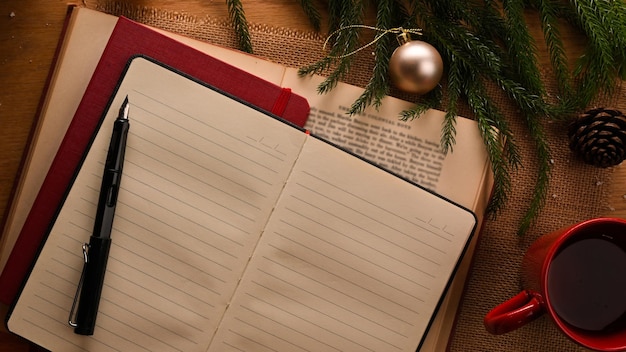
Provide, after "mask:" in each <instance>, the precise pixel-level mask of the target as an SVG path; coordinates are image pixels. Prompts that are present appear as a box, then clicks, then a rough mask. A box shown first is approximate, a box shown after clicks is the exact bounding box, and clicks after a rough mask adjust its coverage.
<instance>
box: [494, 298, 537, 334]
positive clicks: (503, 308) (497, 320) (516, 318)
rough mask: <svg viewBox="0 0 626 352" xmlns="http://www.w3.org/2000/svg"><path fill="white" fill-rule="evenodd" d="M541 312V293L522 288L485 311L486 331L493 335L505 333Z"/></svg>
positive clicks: (534, 317) (533, 318)
mask: <svg viewBox="0 0 626 352" xmlns="http://www.w3.org/2000/svg"><path fill="white" fill-rule="evenodd" d="M543 313H544V305H543V298H542V297H541V295H540V294H539V293H537V292H533V291H530V290H524V291H522V292H520V293H518V294H517V295H516V296H514V297H512V298H510V299H509V300H507V301H505V302H503V303H500V304H499V305H498V306H496V307H495V308H494V309H492V310H491V311H490V312H489V313H487V315H485V319H484V324H485V328H486V329H487V331H489V332H490V333H492V334H494V335H500V334H506V333H507V332H511V331H513V330H515V329H517V328H520V327H522V326H523V325H525V324H527V323H530V322H531V321H533V320H535V319H537V318H539V317H540V316H541V315H542V314H543Z"/></svg>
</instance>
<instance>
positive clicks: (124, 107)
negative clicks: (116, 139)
mask: <svg viewBox="0 0 626 352" xmlns="http://www.w3.org/2000/svg"><path fill="white" fill-rule="evenodd" d="M129 109H130V104H128V95H127V96H126V98H125V99H124V102H123V103H122V106H121V107H120V113H119V115H118V118H120V119H128V110H129Z"/></svg>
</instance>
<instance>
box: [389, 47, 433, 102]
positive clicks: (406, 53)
mask: <svg viewBox="0 0 626 352" xmlns="http://www.w3.org/2000/svg"><path fill="white" fill-rule="evenodd" d="M403 38H404V39H403V41H405V42H404V43H403V44H401V45H400V46H399V47H398V48H396V50H395V51H394V52H393V54H391V58H390V59H389V76H390V78H391V81H392V82H393V84H394V85H395V86H396V87H398V88H399V89H401V90H403V91H405V92H407V93H415V94H425V93H428V92H429V91H431V90H432V89H433V88H435V87H436V86H437V85H438V84H439V81H440V80H441V76H442V75H443V60H442V59H441V55H440V54H439V52H438V51H437V49H435V47H433V46H432V45H430V44H428V43H426V42H423V41H421V40H409V39H408V37H407V36H404V37H403ZM399 40H400V39H399Z"/></svg>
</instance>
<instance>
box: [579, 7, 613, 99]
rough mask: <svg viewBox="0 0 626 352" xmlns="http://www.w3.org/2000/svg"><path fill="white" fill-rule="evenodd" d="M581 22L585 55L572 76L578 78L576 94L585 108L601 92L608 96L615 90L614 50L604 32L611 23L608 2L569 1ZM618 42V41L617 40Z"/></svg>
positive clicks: (608, 36) (609, 34)
mask: <svg viewBox="0 0 626 352" xmlns="http://www.w3.org/2000/svg"><path fill="white" fill-rule="evenodd" d="M571 2H572V3H573V5H574V7H575V10H576V13H577V14H578V17H579V19H580V23H581V25H582V29H583V30H584V32H585V34H586V35H587V37H588V38H589V40H590V43H589V45H588V48H587V51H586V52H585V55H583V57H581V58H580V60H579V62H578V66H577V67H576V68H575V70H574V75H575V76H581V80H582V84H581V89H580V90H579V92H578V94H579V96H580V97H581V105H582V106H586V105H588V104H589V103H590V102H591V101H592V100H593V98H594V97H595V96H596V95H597V93H598V92H599V91H600V90H602V89H603V88H604V89H605V90H607V92H608V93H609V94H611V93H612V88H613V87H615V83H616V82H615V79H616V77H615V73H616V72H617V70H616V67H615V66H614V61H613V59H614V55H613V53H614V50H613V49H614V47H613V45H612V41H613V40H614V38H612V37H613V36H612V33H611V31H608V30H607V28H608V26H610V25H613V23H606V20H607V19H608V18H609V17H608V16H609V13H610V12H611V10H612V7H611V4H610V3H611V1H594V0H572V1H571ZM618 41H619V39H618Z"/></svg>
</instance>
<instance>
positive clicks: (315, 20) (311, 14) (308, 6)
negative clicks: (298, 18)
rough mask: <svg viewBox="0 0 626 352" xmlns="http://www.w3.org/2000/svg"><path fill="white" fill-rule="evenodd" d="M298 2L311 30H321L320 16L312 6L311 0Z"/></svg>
mask: <svg viewBox="0 0 626 352" xmlns="http://www.w3.org/2000/svg"><path fill="white" fill-rule="evenodd" d="M298 1H299V2H300V6H302V10H303V11H304V14H305V15H306V16H307V17H308V18H309V22H310V23H311V26H313V29H315V30H316V31H319V30H320V29H321V28H322V25H321V21H322V20H321V16H320V12H319V11H318V10H317V7H315V6H314V5H313V0H298Z"/></svg>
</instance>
